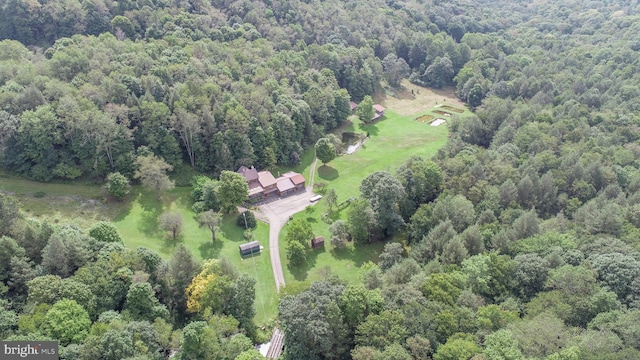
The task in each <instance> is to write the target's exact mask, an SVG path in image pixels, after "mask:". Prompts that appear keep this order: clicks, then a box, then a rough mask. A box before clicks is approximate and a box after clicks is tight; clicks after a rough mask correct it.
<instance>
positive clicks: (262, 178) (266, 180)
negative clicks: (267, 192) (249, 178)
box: [258, 171, 276, 187]
mask: <svg viewBox="0 0 640 360" xmlns="http://www.w3.org/2000/svg"><path fill="white" fill-rule="evenodd" d="M258 182H259V183H260V186H262V187H267V186H271V185H275V184H276V178H274V177H273V175H272V174H271V173H270V172H268V171H260V172H259V173H258Z"/></svg>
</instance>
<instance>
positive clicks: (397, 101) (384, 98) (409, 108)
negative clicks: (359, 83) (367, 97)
mask: <svg viewBox="0 0 640 360" xmlns="http://www.w3.org/2000/svg"><path fill="white" fill-rule="evenodd" d="M401 85H402V88H401V89H389V90H387V91H386V92H384V93H382V92H378V93H377V94H376V96H375V99H376V101H377V102H379V103H380V104H382V105H383V106H385V107H387V108H389V109H391V110H392V111H394V112H396V113H398V114H400V115H403V116H410V115H417V114H419V113H424V112H425V111H428V110H431V109H432V108H434V107H435V106H436V105H441V106H448V105H449V106H452V107H454V108H456V110H458V111H460V109H458V108H463V109H464V107H465V104H464V103H463V102H462V101H460V99H458V98H457V97H456V95H455V88H454V87H447V88H444V89H429V88H425V87H422V86H418V85H415V84H412V83H411V82H409V80H407V79H404V80H402V83H401ZM451 111H454V110H451ZM458 111H455V112H458ZM461 112H462V111H461Z"/></svg>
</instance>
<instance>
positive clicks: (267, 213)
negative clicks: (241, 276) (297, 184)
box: [256, 186, 315, 291]
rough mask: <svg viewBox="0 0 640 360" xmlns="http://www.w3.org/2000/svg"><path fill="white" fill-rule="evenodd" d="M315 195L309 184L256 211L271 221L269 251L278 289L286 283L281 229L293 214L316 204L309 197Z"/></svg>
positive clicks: (259, 216) (264, 219) (265, 219)
mask: <svg viewBox="0 0 640 360" xmlns="http://www.w3.org/2000/svg"><path fill="white" fill-rule="evenodd" d="M314 195H315V194H314V193H313V191H312V187H311V186H308V187H307V188H306V191H305V192H303V193H300V194H295V195H291V196H288V197H286V198H282V199H277V200H273V201H271V202H269V203H265V204H262V205H260V206H259V207H258V208H259V209H260V212H256V217H257V218H258V219H260V220H263V221H266V222H268V223H269V253H270V254H271V267H272V269H273V277H274V278H275V281H276V289H277V290H278V291H280V287H282V286H284V285H285V281H284V273H283V272H282V263H281V261H280V251H279V246H278V238H279V236H280V230H282V227H283V226H284V224H286V223H287V221H288V220H289V218H290V217H291V216H292V215H293V214H295V213H298V212H300V211H303V210H304V209H305V208H306V207H307V206H309V205H313V204H315V203H311V202H309V199H310V198H311V197H312V196H314Z"/></svg>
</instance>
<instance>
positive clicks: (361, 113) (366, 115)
mask: <svg viewBox="0 0 640 360" xmlns="http://www.w3.org/2000/svg"><path fill="white" fill-rule="evenodd" d="M356 114H357V115H358V118H359V119H360V121H362V122H363V123H365V124H366V123H370V122H371V121H373V116H374V115H375V111H374V110H373V99H372V98H371V96H369V95H367V96H365V97H364V99H363V100H362V101H361V102H360V104H358V107H357V108H356Z"/></svg>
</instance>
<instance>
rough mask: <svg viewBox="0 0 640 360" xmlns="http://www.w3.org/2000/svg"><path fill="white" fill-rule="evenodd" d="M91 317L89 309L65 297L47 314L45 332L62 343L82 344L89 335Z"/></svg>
mask: <svg viewBox="0 0 640 360" xmlns="http://www.w3.org/2000/svg"><path fill="white" fill-rule="evenodd" d="M90 326H91V319H89V314H88V313H87V311H86V310H85V309H84V308H83V307H82V306H80V305H79V304H78V303H77V302H75V301H73V300H67V299H63V300H60V301H58V302H57V303H55V304H54V305H53V307H52V308H51V309H50V310H49V311H48V312H47V315H45V322H44V329H43V330H44V332H45V333H46V334H47V335H49V336H51V337H52V338H54V339H58V340H60V344H62V345H69V344H71V343H75V344H80V343H82V341H83V340H84V339H85V338H86V337H87V335H89V327H90Z"/></svg>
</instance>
